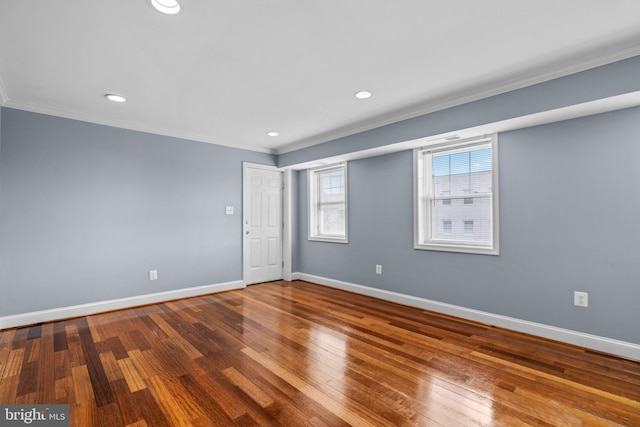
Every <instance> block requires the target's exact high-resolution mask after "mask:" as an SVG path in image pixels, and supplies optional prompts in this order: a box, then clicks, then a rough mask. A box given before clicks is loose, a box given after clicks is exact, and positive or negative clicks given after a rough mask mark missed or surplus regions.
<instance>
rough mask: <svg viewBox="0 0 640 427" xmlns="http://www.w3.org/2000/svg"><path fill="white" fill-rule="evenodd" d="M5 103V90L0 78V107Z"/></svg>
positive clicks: (7, 97)
mask: <svg viewBox="0 0 640 427" xmlns="http://www.w3.org/2000/svg"><path fill="white" fill-rule="evenodd" d="M7 101H9V96H8V95H7V89H5V87H4V83H2V77H0V107H3V106H4V104H5V103H6V102H7Z"/></svg>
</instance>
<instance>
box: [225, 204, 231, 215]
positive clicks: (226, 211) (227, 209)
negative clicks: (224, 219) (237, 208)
mask: <svg viewBox="0 0 640 427" xmlns="http://www.w3.org/2000/svg"><path fill="white" fill-rule="evenodd" d="M224 213H225V214H227V215H233V206H227V207H225V210H224Z"/></svg>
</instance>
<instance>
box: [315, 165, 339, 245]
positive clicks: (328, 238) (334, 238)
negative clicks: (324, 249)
mask: <svg viewBox="0 0 640 427" xmlns="http://www.w3.org/2000/svg"><path fill="white" fill-rule="evenodd" d="M337 170H342V171H343V172H344V235H329V234H320V232H319V227H318V217H319V212H320V208H321V205H320V198H319V194H318V188H319V177H320V175H321V174H322V173H325V172H333V171H337ZM307 187H308V192H307V194H308V195H309V203H308V209H309V240H313V241H317V242H331V243H349V207H348V206H349V179H348V167H347V162H342V163H336V164H332V165H327V166H322V167H318V168H313V169H308V173H307Z"/></svg>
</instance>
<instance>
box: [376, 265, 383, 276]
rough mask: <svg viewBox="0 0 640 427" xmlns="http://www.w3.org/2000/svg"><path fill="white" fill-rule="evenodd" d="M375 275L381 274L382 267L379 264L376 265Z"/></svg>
mask: <svg viewBox="0 0 640 427" xmlns="http://www.w3.org/2000/svg"><path fill="white" fill-rule="evenodd" d="M376 274H382V266H381V265H380V264H376Z"/></svg>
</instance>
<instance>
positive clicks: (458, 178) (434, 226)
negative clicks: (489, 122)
mask: <svg viewBox="0 0 640 427" xmlns="http://www.w3.org/2000/svg"><path fill="white" fill-rule="evenodd" d="M497 159H498V144H497V137H496V136H495V135H494V136H490V137H483V138H474V139H465V140H458V141H454V142H446V143H442V144H434V145H430V146H427V147H422V148H419V149H416V150H414V179H415V183H414V184H415V196H414V210H415V214H414V216H415V218H414V221H415V224H414V235H415V236H414V247H415V248H416V249H425V250H439V251H450V252H468V253H481V254H490V255H497V254H498V253H499V249H498V243H499V242H498V164H497Z"/></svg>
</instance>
